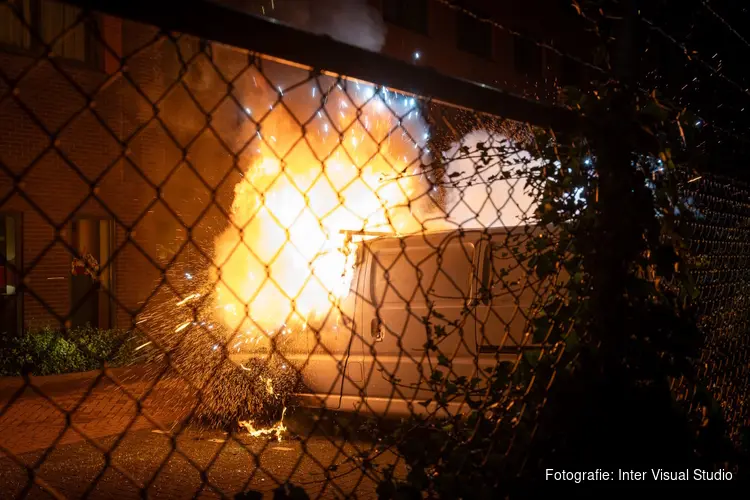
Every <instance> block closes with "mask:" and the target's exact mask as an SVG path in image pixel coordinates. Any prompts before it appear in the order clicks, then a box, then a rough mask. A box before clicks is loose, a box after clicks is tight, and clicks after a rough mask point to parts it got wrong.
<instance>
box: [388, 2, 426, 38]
mask: <svg viewBox="0 0 750 500" xmlns="http://www.w3.org/2000/svg"><path fill="white" fill-rule="evenodd" d="M427 2H428V0H408V1H407V0H383V19H384V20H385V21H386V22H387V23H391V24H395V25H396V26H400V27H401V28H406V29H408V30H411V31H414V32H415V33H420V34H422V35H426V34H427V33H428V17H427V15H428V14H427V12H428V6H427Z"/></svg>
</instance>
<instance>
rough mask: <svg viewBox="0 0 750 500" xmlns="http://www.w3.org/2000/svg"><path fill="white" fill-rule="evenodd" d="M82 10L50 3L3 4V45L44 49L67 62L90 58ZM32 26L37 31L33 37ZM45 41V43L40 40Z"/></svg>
mask: <svg viewBox="0 0 750 500" xmlns="http://www.w3.org/2000/svg"><path fill="white" fill-rule="evenodd" d="M80 13H81V11H80V9H78V8H77V7H73V6H70V5H66V4H62V3H58V2H52V1H48V0H15V1H11V2H8V3H4V4H2V5H0V43H2V44H4V45H9V46H13V47H16V48H20V49H42V48H43V44H42V41H43V43H44V44H51V47H50V48H51V50H52V52H53V53H54V54H55V55H57V56H59V57H63V58H65V59H74V60H78V61H87V60H88V59H89V57H88V54H89V45H90V44H89V30H88V29H87V21H85V20H82V21H79V16H80ZM29 26H30V27H31V29H32V30H34V31H35V32H36V35H37V36H33V35H32V34H31V33H30V32H29ZM40 39H41V40H40Z"/></svg>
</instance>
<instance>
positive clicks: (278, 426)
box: [239, 408, 287, 442]
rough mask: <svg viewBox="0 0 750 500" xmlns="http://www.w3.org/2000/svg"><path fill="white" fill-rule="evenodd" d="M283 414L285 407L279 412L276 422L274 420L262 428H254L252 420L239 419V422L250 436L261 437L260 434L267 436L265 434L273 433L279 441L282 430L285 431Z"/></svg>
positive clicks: (282, 433) (284, 413)
mask: <svg viewBox="0 0 750 500" xmlns="http://www.w3.org/2000/svg"><path fill="white" fill-rule="evenodd" d="M284 415H286V408H284V410H283V411H282V412H281V418H280V419H279V421H278V422H276V423H275V424H274V425H273V426H271V427H266V428H264V429H256V428H255V427H254V426H253V421H252V420H240V422H239V424H240V425H241V426H242V427H244V428H245V430H246V431H247V433H248V434H250V435H251V436H252V437H261V436H267V435H272V436H273V435H275V436H276V440H277V441H279V442H281V438H282V436H283V435H284V432H286V430H287V429H286V425H284Z"/></svg>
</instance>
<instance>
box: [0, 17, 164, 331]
mask: <svg viewBox="0 0 750 500" xmlns="http://www.w3.org/2000/svg"><path fill="white" fill-rule="evenodd" d="M99 21H100V22H102V24H104V23H106V24H107V31H106V33H107V36H110V37H112V36H115V37H116V38H111V39H109V40H108V43H109V44H110V45H111V46H113V47H116V48H119V49H121V50H123V51H124V52H125V54H127V53H128V52H127V51H128V50H134V48H135V47H137V46H140V45H142V44H140V42H142V41H143V40H147V39H148V37H149V36H150V37H153V36H154V34H155V30H150V29H148V28H145V27H143V26H138V25H135V24H131V23H125V24H124V25H122V23H121V21H120V20H118V19H113V18H99ZM116 28H119V29H116ZM120 36H122V38H120ZM99 52H100V53H101V54H102V56H101V57H102V60H95V61H93V64H92V67H86V66H83V65H82V64H80V63H76V62H71V61H63V60H56V63H57V65H59V68H56V67H55V66H54V65H53V64H52V63H51V62H50V61H49V60H47V59H46V58H41V59H40V60H35V57H34V56H32V55H30V54H29V55H26V54H22V53H18V52H17V51H16V52H9V51H7V52H5V51H4V52H0V67H2V68H3V73H4V75H5V76H6V78H7V80H9V81H6V79H3V81H2V82H0V91H2V93H3V94H4V95H6V98H5V99H3V100H2V102H0V161H2V163H3V165H4V166H5V168H6V169H7V170H8V171H9V172H8V171H2V172H0V211H2V212H20V213H21V214H22V221H23V222H22V237H23V238H22V241H23V243H22V244H23V267H24V273H23V279H24V284H25V287H26V290H27V291H26V293H25V294H24V297H23V310H24V314H23V324H24V326H25V327H26V328H34V327H39V326H42V325H56V326H60V323H61V322H62V323H64V321H65V319H67V318H68V317H69V316H70V307H71V303H70V297H71V293H70V286H71V281H70V274H71V273H70V267H71V259H72V254H71V252H70V251H69V249H68V248H66V246H65V245H64V243H63V242H67V243H72V240H71V227H72V226H71V223H72V221H73V220H74V218H76V217H98V218H115V219H116V221H115V226H116V230H115V234H116V237H115V241H114V248H115V249H117V248H118V247H119V246H120V245H122V244H123V243H124V242H125V241H126V240H125V238H126V235H127V234H128V233H129V232H132V231H134V232H135V235H140V238H141V241H142V242H143V239H144V238H148V236H149V234H150V233H153V230H151V226H152V225H153V222H152V221H149V220H143V221H141V223H140V224H135V222H136V220H137V218H138V216H139V214H141V213H142V212H144V211H145V210H146V207H147V204H148V203H149V202H150V201H151V199H152V198H153V196H152V195H150V193H149V192H150V191H152V190H151V189H150V187H149V186H148V184H146V183H145V182H143V181H142V179H141V177H140V176H139V175H137V174H136V173H135V170H134V168H133V166H132V165H130V164H129V163H128V161H123V160H121V159H118V158H119V157H120V156H121V155H122V154H123V153H124V152H126V151H127V158H128V160H129V161H132V162H134V163H135V164H139V165H143V166H144V168H145V169H149V168H153V167H154V165H156V164H157V163H158V159H159V158H160V157H161V156H162V153H161V151H162V150H163V149H164V145H163V144H162V143H161V142H160V141H159V140H158V138H157V137H156V136H155V134H154V133H150V132H149V131H148V130H146V131H144V132H142V133H140V134H138V136H137V142H136V141H133V143H132V144H130V145H125V146H123V145H122V144H121V142H120V141H122V140H123V139H125V138H126V137H128V136H129V135H130V134H132V133H133V131H134V130H136V128H137V127H138V126H140V125H141V124H143V123H144V122H145V121H147V120H148V119H149V118H150V116H151V115H153V110H152V106H150V105H149V104H148V103H147V102H146V101H145V99H143V98H139V97H138V94H137V92H136V91H135V89H134V88H133V86H132V84H131V83H129V82H128V81H127V79H126V78H125V77H124V76H123V75H121V74H120V75H118V74H117V73H116V65H114V66H113V63H112V59H113V58H112V56H111V55H110V56H109V60H108V63H107V64H106V66H105V64H103V63H104V60H103V58H104V56H103V54H104V52H103V51H99ZM115 62H116V60H115ZM159 63H160V55H159V53H158V51H156V50H150V51H149V50H147V51H144V52H143V53H141V54H139V55H138V56H135V57H133V58H132V59H131V60H130V61H129V64H128V65H129V68H130V72H131V75H132V76H131V78H132V80H134V81H136V82H137V84H138V85H139V86H140V87H141V88H143V89H148V91H149V92H150V93H151V94H153V95H157V94H158V93H159V92H160V89H163V87H164V81H163V78H162V77H161V75H160V73H159V71H158V70H157V67H158V65H159ZM105 69H107V70H109V72H110V73H111V74H107V72H105V71H104V70H105ZM139 80H140V81H139ZM105 82H106V83H105ZM9 83H10V84H12V85H13V84H14V85H13V86H14V87H15V88H10V87H9ZM97 88H100V90H99V91H98V92H96V89H97ZM8 91H10V92H13V94H14V96H15V98H10V96H7V94H6V92H8ZM87 95H90V96H92V97H93V107H90V106H88V103H87V98H86V96H87ZM24 108H25V109H24ZM95 113H96V114H98V117H97V116H96V115H95ZM45 129H46V130H45ZM11 174H12V175H17V176H18V175H22V174H23V175H22V177H20V178H18V179H16V180H17V181H18V182H15V181H14V179H13V177H12V175H11ZM14 186H15V190H16V191H15V192H14ZM134 224H135V225H134ZM116 251H117V250H116ZM139 257H140V258H139ZM114 269H115V273H114V274H115V279H114V283H115V287H114V295H115V297H116V298H117V301H118V302H119V303H120V305H119V306H118V308H117V324H118V326H123V327H127V326H128V325H129V323H130V320H131V317H132V312H133V311H134V310H135V309H136V308H137V307H138V302H140V301H142V300H143V298H144V297H145V294H146V293H147V292H146V290H148V289H149V287H151V288H153V282H154V279H155V276H158V273H155V270H154V268H153V266H152V265H150V264H149V263H148V261H147V260H146V259H144V258H143V257H142V256H141V255H140V254H139V252H137V251H136V250H135V249H134V247H133V246H132V245H131V244H126V246H125V248H123V249H122V250H121V251H120V252H119V253H117V254H116V257H115V260H114Z"/></svg>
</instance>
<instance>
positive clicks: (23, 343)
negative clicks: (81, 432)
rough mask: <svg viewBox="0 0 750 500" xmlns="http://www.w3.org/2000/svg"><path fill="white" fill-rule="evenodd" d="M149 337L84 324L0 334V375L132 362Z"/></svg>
mask: <svg viewBox="0 0 750 500" xmlns="http://www.w3.org/2000/svg"><path fill="white" fill-rule="evenodd" d="M146 341H147V340H144V338H143V336H142V335H140V334H138V335H134V334H133V333H131V332H127V331H124V330H116V329H109V330H107V329H99V328H93V327H81V328H74V329H71V330H68V331H67V332H66V333H64V334H63V333H62V332H61V331H60V330H57V329H53V328H50V327H46V328H42V329H39V330H32V331H28V332H27V333H26V334H25V335H22V336H3V337H0V345H1V346H2V349H0V375H21V374H22V373H23V372H24V370H27V371H28V372H30V373H31V374H32V375H54V374H59V373H71V372H83V371H88V370H96V369H98V368H101V366H102V362H103V361H106V362H107V363H109V365H110V366H124V365H128V364H132V363H133V362H134V361H136V360H137V359H138V357H139V356H140V355H145V354H146V353H145V352H144V351H147V350H148V349H142V350H140V351H138V352H136V351H135V349H136V348H137V347H138V346H140V345H142V344H143V343H144V342H146Z"/></svg>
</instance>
